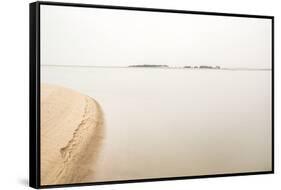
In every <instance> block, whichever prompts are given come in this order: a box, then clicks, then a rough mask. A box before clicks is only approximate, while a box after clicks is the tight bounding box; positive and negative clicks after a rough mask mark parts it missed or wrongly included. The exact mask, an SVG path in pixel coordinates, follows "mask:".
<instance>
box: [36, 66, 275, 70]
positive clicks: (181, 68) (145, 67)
mask: <svg viewBox="0 0 281 190" xmlns="http://www.w3.org/2000/svg"><path fill="white" fill-rule="evenodd" d="M41 66H43V67H92V68H127V69H128V68H129V69H178V70H195V71H196V70H197V71H199V70H211V71H213V70H216V71H218V70H228V71H271V70H272V69H269V68H223V67H221V68H186V67H185V68H184V67H162V66H159V67H157V66H152V67H147V66H92V65H41Z"/></svg>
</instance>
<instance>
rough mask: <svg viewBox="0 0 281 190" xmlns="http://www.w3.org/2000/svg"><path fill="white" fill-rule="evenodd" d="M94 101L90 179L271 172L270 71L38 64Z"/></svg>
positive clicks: (44, 73) (45, 74)
mask: <svg viewBox="0 0 281 190" xmlns="http://www.w3.org/2000/svg"><path fill="white" fill-rule="evenodd" d="M41 82H43V83H49V84H57V85H62V86H65V87H68V88H72V89H75V90H77V91H80V92H81V93H83V94H86V95H89V96H91V97H93V98H94V99H95V100H97V101H98V102H99V103H100V105H101V107H102V109H103V112H104V118H105V120H106V136H105V140H104V144H103V147H102V152H101V155H100V157H99V160H98V162H99V164H98V168H94V170H95V171H96V175H95V176H89V180H90V181H93V180H91V178H93V177H94V178H95V179H96V180H97V181H104V180H118V179H137V178H159V177H170V176H189V175H206V174H220V173H236V172H252V171H264V170H270V169H271V122H272V121H271V106H272V105H271V71H241V70H240V71H227V70H183V69H149V68H94V67H92V68H91V67H54V66H42V68H41Z"/></svg>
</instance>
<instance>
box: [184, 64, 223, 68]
mask: <svg viewBox="0 0 281 190" xmlns="http://www.w3.org/2000/svg"><path fill="white" fill-rule="evenodd" d="M183 68H185V69H221V67H220V66H207V65H200V66H193V67H192V66H184V67H183Z"/></svg>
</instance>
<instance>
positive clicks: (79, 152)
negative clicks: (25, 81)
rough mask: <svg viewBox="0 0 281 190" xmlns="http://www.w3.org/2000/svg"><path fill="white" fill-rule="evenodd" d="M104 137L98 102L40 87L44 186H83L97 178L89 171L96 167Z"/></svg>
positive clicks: (68, 90) (75, 93) (68, 91)
mask: <svg viewBox="0 0 281 190" xmlns="http://www.w3.org/2000/svg"><path fill="white" fill-rule="evenodd" d="M103 136H104V127H103V118H102V111H101V108H100V106H99V104H98V103H97V102H96V101H95V100H93V99H92V98H90V97H88V96H85V95H82V94H80V93H78V92H75V91H73V90H70V89H67V88H63V87H59V86H54V85H47V84H42V85H41V184H42V185H52V184H69V183H83V182H86V181H85V179H86V177H87V176H88V175H91V176H94V173H95V171H92V170H90V169H89V168H94V167H93V165H94V164H95V163H96V160H97V158H98V153H99V150H100V146H101V139H102V138H103ZM89 166H91V167H89ZM92 180H94V179H92Z"/></svg>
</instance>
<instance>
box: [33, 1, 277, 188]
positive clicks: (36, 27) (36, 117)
mask: <svg viewBox="0 0 281 190" xmlns="http://www.w3.org/2000/svg"><path fill="white" fill-rule="evenodd" d="M41 5H51V6H71V7H83V8H103V9H118V10H133V11H152V12H164V13H182V14H196V15H209V16H212V15H215V16H224V17H245V18H261V19H270V20H271V32H272V33H271V46H272V51H271V66H272V70H271V82H272V83H271V84H272V88H271V89H272V92H271V95H272V102H271V103H272V151H271V152H272V155H271V157H272V162H271V163H272V167H271V168H272V170H271V171H259V172H244V173H229V174H213V175H201V176H178V177H168V178H152V179H137V180H134V179H132V180H118V181H105V182H91V183H75V184H60V185H43V186H42V185H41V184H40V6H41ZM29 15H30V17H29V39H30V42H29V43H30V49H29V52H30V54H29V59H30V65H29V68H30V75H29V123H30V125H29V185H30V186H31V187H33V188H52V187H71V186H85V185H102V184H118V183H135V182H152V181H164V180H184V179H195V178H210V177H227V176H245V175H258V174H273V173H274V16H264V15H248V14H234V13H218V12H202V11H187V10H171V9H157V8H143V7H124V6H112V5H92V4H81V3H62V2H41V1H37V2H33V3H30V5H29Z"/></svg>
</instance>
